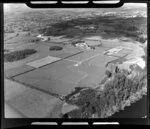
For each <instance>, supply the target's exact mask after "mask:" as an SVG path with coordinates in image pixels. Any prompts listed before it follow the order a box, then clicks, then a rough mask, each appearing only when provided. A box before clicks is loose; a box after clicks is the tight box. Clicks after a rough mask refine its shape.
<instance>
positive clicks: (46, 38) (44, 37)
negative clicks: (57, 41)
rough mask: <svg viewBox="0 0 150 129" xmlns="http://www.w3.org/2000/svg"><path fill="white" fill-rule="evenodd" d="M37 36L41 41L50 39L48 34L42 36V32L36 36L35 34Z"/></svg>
mask: <svg viewBox="0 0 150 129" xmlns="http://www.w3.org/2000/svg"><path fill="white" fill-rule="evenodd" d="M36 37H37V38H40V39H41V41H48V40H50V37H48V36H43V35H42V34H39V35H38V36H36Z"/></svg>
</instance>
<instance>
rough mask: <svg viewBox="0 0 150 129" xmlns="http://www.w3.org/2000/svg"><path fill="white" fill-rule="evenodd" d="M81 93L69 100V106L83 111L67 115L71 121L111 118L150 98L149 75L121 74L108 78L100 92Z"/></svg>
mask: <svg viewBox="0 0 150 129" xmlns="http://www.w3.org/2000/svg"><path fill="white" fill-rule="evenodd" d="M139 69H140V68H139ZM78 90H80V91H79V92H78V93H77V94H75V95H73V93H71V94H70V96H69V95H68V96H66V102H67V103H69V104H72V105H77V106H78V107H79V109H75V110H72V111H70V112H68V113H67V115H68V116H69V118H107V117H110V116H112V115H113V114H114V113H116V112H118V111H119V110H123V109H124V107H126V106H130V105H131V104H132V103H134V102H136V101H137V100H139V99H141V98H142V96H143V95H146V94H147V72H146V70H139V71H138V70H137V69H135V70H133V71H132V72H131V73H130V74H129V73H128V72H127V71H126V70H121V71H119V72H117V73H115V74H113V75H112V76H111V77H105V78H104V80H102V82H101V83H100V84H99V85H98V87H97V88H78Z"/></svg>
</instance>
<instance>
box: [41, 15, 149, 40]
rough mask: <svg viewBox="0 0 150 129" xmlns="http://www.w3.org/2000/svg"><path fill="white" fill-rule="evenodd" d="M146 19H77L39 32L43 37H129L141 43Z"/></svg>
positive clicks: (99, 17) (104, 17) (100, 17)
mask: <svg viewBox="0 0 150 129" xmlns="http://www.w3.org/2000/svg"><path fill="white" fill-rule="evenodd" d="M145 28H146V18H143V17H133V18H132V17H131V18H121V17H114V16H95V17H94V18H90V19H88V18H78V19H74V20H69V21H62V22H59V23H55V24H53V25H51V26H50V27H47V28H44V29H41V30H39V31H40V32H41V33H44V35H52V36H60V35H65V36H66V37H77V36H78V37H84V36H88V35H96V34H97V35H101V36H102V37H103V38H112V37H113V38H117V37H121V36H125V37H131V38H133V39H135V40H137V41H140V42H142V43H144V42H145V40H146V38H145V37H143V35H145V34H146V31H147V30H145Z"/></svg>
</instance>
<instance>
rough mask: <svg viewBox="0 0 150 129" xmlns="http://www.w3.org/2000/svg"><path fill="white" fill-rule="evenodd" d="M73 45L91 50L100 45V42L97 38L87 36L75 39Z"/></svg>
mask: <svg viewBox="0 0 150 129" xmlns="http://www.w3.org/2000/svg"><path fill="white" fill-rule="evenodd" d="M74 45H75V46H76V47H80V48H82V49H86V50H91V49H95V48H96V47H100V46H102V42H101V40H100V39H99V38H96V37H89V38H85V39H84V40H80V41H76V43H75V44H74Z"/></svg>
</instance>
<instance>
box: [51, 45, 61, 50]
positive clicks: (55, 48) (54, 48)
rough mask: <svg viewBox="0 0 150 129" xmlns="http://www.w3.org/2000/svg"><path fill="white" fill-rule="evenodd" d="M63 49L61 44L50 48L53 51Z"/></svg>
mask: <svg viewBox="0 0 150 129" xmlns="http://www.w3.org/2000/svg"><path fill="white" fill-rule="evenodd" d="M62 49H63V47H61V46H52V47H50V48H49V50H51V51H60V50H62Z"/></svg>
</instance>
